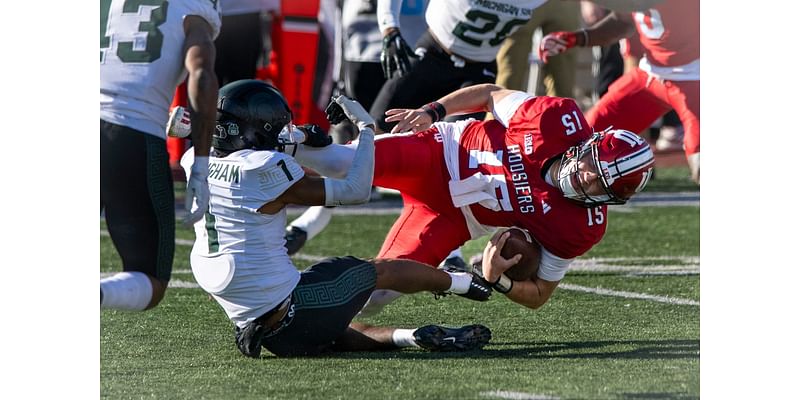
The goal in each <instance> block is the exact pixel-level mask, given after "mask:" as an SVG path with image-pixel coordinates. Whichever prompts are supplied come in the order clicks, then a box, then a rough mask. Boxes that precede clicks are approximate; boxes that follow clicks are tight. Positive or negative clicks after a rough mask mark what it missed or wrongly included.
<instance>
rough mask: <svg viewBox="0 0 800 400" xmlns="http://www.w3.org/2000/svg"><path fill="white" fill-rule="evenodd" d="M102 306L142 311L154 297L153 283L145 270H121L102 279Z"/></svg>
mask: <svg viewBox="0 0 800 400" xmlns="http://www.w3.org/2000/svg"><path fill="white" fill-rule="evenodd" d="M100 290H102V291H103V301H102V302H100V308H110V309H115V310H128V311H141V310H144V309H145V308H146V307H147V305H148V304H150V300H152V298H153V285H152V284H151V283H150V278H148V277H147V274H145V273H144V272H120V273H118V274H115V275H114V276H111V277H108V278H104V279H101V280H100Z"/></svg>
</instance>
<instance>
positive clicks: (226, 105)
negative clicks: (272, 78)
mask: <svg viewBox="0 0 800 400" xmlns="http://www.w3.org/2000/svg"><path fill="white" fill-rule="evenodd" d="M291 120H292V112H291V110H290V109H289V105H288V103H287V102H286V99H285V98H284V97H283V95H282V94H281V93H280V92H279V91H278V90H277V89H275V88H274V87H272V86H271V85H269V84H268V83H266V82H264V81H260V80H255V79H245V80H240V81H236V82H232V83H229V84H227V85H225V86H223V87H222V88H220V90H219V98H218V99H217V118H216V126H215V129H214V135H213V137H212V146H213V147H214V150H215V152H216V153H217V154H220V155H223V156H224V155H227V154H230V153H233V152H235V151H238V150H242V149H255V150H276V151H283V147H284V144H283V143H282V141H281V140H279V139H278V136H279V134H280V133H281V131H283V130H285V129H286V128H287V126H290V125H291ZM289 129H291V127H289Z"/></svg>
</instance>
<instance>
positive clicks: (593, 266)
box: [100, 230, 700, 399]
mask: <svg viewBox="0 0 800 400" xmlns="http://www.w3.org/2000/svg"><path fill="white" fill-rule="evenodd" d="M100 236H109V234H108V231H106V230H101V231H100ZM175 244H177V245H182V246H192V245H193V244H194V241H192V240H186V239H175ZM292 257H294V258H297V259H300V260H304V261H312V262H318V261H321V260H323V259H325V258H327V257H325V256H318V255H312V254H303V253H298V254H295V255H294V256H292ZM648 260H650V261H652V260H664V261H668V260H676V261H678V262H680V263H681V264H677V265H676V264H658V265H646V264H642V265H615V264H614V263H615V262H623V263H626V264H629V263H631V262H643V261H648ZM570 270H571V271H580V272H619V273H626V274H627V275H629V276H636V275H696V274H699V273H700V257H694V256H676V257H670V256H664V257H629V258H628V257H612V258H589V259H581V260H575V262H574V263H573V264H572V266H570ZM172 272H173V273H174V274H189V273H191V272H192V271H191V270H190V269H174V270H173V271H172ZM109 275H111V273H101V274H100V276H101V277H104V276H109ZM169 287H174V288H199V287H200V286H198V285H197V284H196V283H194V282H187V281H182V280H178V279H172V280H170V282H169ZM559 288H562V289H565V290H573V291H578V292H584V293H592V294H597V295H601V296H614V297H623V298H628V299H638V300H649V301H655V302H659V303H667V304H676V305H692V306H699V305H700V302H698V301H694V300H689V299H681V298H675V297H668V296H655V295H649V294H644V293H635V292H623V291H618V290H610V289H604V288H599V287H597V288H592V287H586V286H579V285H572V284H569V283H561V284H560V285H559ZM486 393H495V392H486ZM497 393H517V392H501V391H498V392H497ZM523 394H524V393H523ZM525 395H527V394H525ZM532 396H535V395H532ZM495 397H498V396H495ZM504 398H511V397H504ZM525 398H527V397H525ZM531 398H533V397H531ZM537 399H538V398H537Z"/></svg>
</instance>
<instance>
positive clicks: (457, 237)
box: [359, 194, 470, 317]
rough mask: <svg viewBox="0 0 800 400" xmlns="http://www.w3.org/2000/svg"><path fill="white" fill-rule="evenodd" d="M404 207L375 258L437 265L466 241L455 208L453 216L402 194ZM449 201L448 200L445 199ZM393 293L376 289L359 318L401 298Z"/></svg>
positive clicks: (396, 293)
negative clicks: (407, 260)
mask: <svg viewBox="0 0 800 400" xmlns="http://www.w3.org/2000/svg"><path fill="white" fill-rule="evenodd" d="M403 196H404V197H403V199H404V202H405V205H404V206H403V211H402V212H401V214H400V217H399V218H398V219H397V221H395V223H394V225H393V226H392V229H391V230H390V231H389V234H388V235H387V236H386V239H385V240H384V242H383V246H382V247H381V250H380V251H379V252H378V258H400V259H410V260H415V261H419V262H421V263H424V264H427V265H439V263H440V262H441V261H442V260H444V258H445V257H446V256H447V254H448V253H449V252H450V251H451V250H452V249H454V248H457V247H459V246H461V245H462V244H463V243H464V242H466V241H467V240H469V238H470V237H469V232H468V230H467V226H466V223H465V222H464V219H463V217H462V216H461V215H460V214H456V213H460V211H459V210H458V209H456V208H453V207H452V206H450V208H452V209H453V210H455V212H453V213H448V214H442V213H440V212H437V211H434V210H433V209H432V208H431V207H429V206H427V205H425V204H421V203H419V202H417V201H416V200H414V199H412V198H408V197H406V196H405V194H404V195H403ZM447 199H448V200H449V198H447ZM401 295H402V293H400V292H399V291H396V290H390V289H384V290H376V291H375V292H374V293H373V294H372V295H371V296H370V299H369V301H368V302H367V304H366V305H365V306H364V309H363V310H362V311H361V313H360V314H359V317H369V316H372V315H375V314H377V313H379V312H380V311H381V310H383V308H384V307H385V306H386V305H388V304H389V303H391V302H393V301H394V300H396V299H397V298H398V297H400V296H401Z"/></svg>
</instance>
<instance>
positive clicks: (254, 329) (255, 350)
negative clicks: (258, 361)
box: [234, 321, 265, 358]
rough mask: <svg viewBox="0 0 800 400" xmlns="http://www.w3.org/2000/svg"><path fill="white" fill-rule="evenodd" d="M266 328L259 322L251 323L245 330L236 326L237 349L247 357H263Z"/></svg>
mask: <svg viewBox="0 0 800 400" xmlns="http://www.w3.org/2000/svg"><path fill="white" fill-rule="evenodd" d="M264 331H265V329H264V326H263V325H262V324H261V323H258V322H255V321H254V322H251V323H249V324H247V326H246V327H244V328H239V327H238V326H234V335H235V337H236V347H237V348H239V351H240V352H241V353H242V354H244V355H245V356H247V357H252V358H259V357H260V356H261V339H263V338H264Z"/></svg>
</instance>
